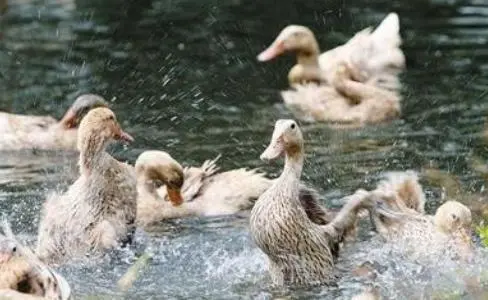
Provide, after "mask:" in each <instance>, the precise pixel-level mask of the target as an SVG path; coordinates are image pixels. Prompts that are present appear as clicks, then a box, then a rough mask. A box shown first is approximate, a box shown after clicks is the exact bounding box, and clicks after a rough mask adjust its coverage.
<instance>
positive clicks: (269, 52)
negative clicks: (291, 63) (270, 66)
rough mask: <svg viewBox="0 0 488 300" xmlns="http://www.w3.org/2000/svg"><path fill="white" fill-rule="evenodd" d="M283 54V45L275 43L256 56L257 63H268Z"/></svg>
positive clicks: (278, 42)
mask: <svg viewBox="0 0 488 300" xmlns="http://www.w3.org/2000/svg"><path fill="white" fill-rule="evenodd" d="M283 52H285V45H284V44H283V42H281V41H276V42H274V43H273V44H271V46H269V47H268V49H266V50H264V51H263V52H261V53H260V54H259V55H258V60H259V61H268V60H271V59H273V58H275V57H277V56H278V55H280V54H282V53H283Z"/></svg>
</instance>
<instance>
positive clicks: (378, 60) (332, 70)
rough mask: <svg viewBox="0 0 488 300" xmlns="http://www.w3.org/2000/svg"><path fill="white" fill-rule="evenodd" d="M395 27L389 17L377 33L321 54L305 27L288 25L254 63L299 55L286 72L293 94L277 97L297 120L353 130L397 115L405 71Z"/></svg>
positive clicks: (368, 32)
mask: <svg viewBox="0 0 488 300" xmlns="http://www.w3.org/2000/svg"><path fill="white" fill-rule="evenodd" d="M399 28H400V25H399V19H398V15H397V14H396V13H390V14H389V15H388V16H387V17H386V18H385V19H384V20H383V21H382V22H381V24H380V25H379V26H378V28H377V29H376V30H375V31H372V29H371V28H366V29H364V30H362V31H360V32H358V33H357V34H356V35H355V36H354V37H353V38H352V39H351V40H349V41H348V42H347V43H346V44H344V45H341V46H338V47H336V48H334V49H332V50H329V51H327V52H325V53H323V54H320V50H319V46H318V43H317V41H316V39H315V36H314V34H313V32H312V31H311V30H310V29H309V28H307V27H305V26H299V25H289V26H287V27H285V28H284V29H283V30H282V31H281V33H280V34H279V35H278V37H277V38H276V39H275V41H274V42H273V43H272V44H271V46H269V47H268V48H267V49H266V50H264V51H263V52H261V53H260V54H259V55H258V60H259V61H261V62H264V61H269V60H271V59H273V58H275V57H277V56H279V55H281V54H283V53H285V52H296V53H297V64H296V65H295V66H294V67H293V68H292V69H291V70H290V72H289V73H288V81H289V84H290V87H291V88H292V89H291V90H288V91H282V92H281V96H282V98H283V100H284V102H285V105H286V106H287V107H288V108H290V110H291V111H292V112H293V113H294V115H295V116H296V117H297V118H299V119H302V120H304V121H308V122H338V123H355V124H352V125H350V126H354V127H359V126H364V125H365V124H370V123H373V124H374V123H379V122H384V121H388V120H390V119H392V118H395V117H397V116H398V115H399V114H400V104H399V102H400V98H401V97H400V94H399V89H400V88H401V84H400V81H399V79H398V75H399V74H400V73H401V71H402V70H403V69H404V68H405V56H404V54H403V52H402V50H401V49H400V48H399V47H400V45H401V37H400V35H399ZM363 102H365V104H364V107H363V106H362V104H363ZM358 118H359V120H360V121H361V120H362V122H359V121H358V120H357V119H358Z"/></svg>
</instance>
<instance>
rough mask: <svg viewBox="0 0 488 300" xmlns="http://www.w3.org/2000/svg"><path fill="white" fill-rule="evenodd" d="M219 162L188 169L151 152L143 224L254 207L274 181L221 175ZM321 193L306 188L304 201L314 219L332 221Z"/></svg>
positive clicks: (141, 191)
mask: <svg viewBox="0 0 488 300" xmlns="http://www.w3.org/2000/svg"><path fill="white" fill-rule="evenodd" d="M218 158H219V157H217V158H216V159H214V160H207V161H205V162H204V163H203V165H202V166H201V167H186V168H183V167H182V166H181V165H180V164H179V163H178V162H177V161H176V160H175V159H173V158H172V157H171V155H169V154H168V153H166V152H164V151H156V150H151V151H145V152H143V153H142V154H141V155H139V157H138V159H137V160H136V163H135V170H136V174H137V189H138V201H137V204H138V207H137V220H138V223H139V224H142V225H150V224H154V223H157V222H160V221H163V220H165V219H172V218H182V217H189V216H206V217H208V216H219V215H220V216H221V215H230V214H235V213H238V212H240V211H243V210H248V209H250V208H251V207H252V206H253V205H254V202H255V201H256V199H257V198H258V197H259V196H260V195H261V194H262V193H263V192H264V191H265V190H267V189H268V188H269V187H270V186H271V184H272V183H273V180H272V179H269V178H266V177H265V175H264V174H263V173H260V172H258V171H257V170H246V169H244V168H241V169H235V170H230V171H225V172H219V168H218V167H217V165H216V162H217V159H218ZM316 198H317V196H316V192H315V191H314V190H313V189H311V188H308V187H305V186H304V185H301V186H300V201H301V203H302V205H303V207H304V209H305V210H306V212H307V214H308V215H309V216H310V218H312V219H314V220H316V221H317V222H320V220H322V221H323V222H327V220H328V218H329V215H328V214H327V213H325V212H324V211H323V210H322V209H321V208H320V205H319V204H318V202H317V199H316Z"/></svg>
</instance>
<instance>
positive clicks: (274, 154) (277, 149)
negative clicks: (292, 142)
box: [259, 136, 285, 161]
mask: <svg viewBox="0 0 488 300" xmlns="http://www.w3.org/2000/svg"><path fill="white" fill-rule="evenodd" d="M284 152H285V143H284V141H283V138H282V137H281V136H280V137H278V138H274V137H273V138H272V139H271V143H270V144H269V146H268V148H266V149H265V150H264V151H263V153H262V154H261V156H260V157H259V158H260V159H261V160H263V161H269V160H273V159H277V158H278V157H280V156H281V155H282V154H283V153H284Z"/></svg>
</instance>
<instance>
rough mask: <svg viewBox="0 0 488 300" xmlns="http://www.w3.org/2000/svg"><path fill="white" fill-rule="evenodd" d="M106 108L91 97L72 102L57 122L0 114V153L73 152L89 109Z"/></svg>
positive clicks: (99, 101)
mask: <svg viewBox="0 0 488 300" xmlns="http://www.w3.org/2000/svg"><path fill="white" fill-rule="evenodd" d="M97 107H108V103H107V102H106V101H105V100H104V99H103V98H102V97H101V96H98V95H95V94H84V95H81V96H79V97H78V98H76V100H75V102H74V103H73V105H71V107H70V108H69V109H68V110H67V111H66V113H65V114H64V116H63V117H62V118H61V120H59V121H58V120H56V119H54V118H53V117H51V116H31V115H19V114H11V113H6V112H0V124H1V126H0V134H2V140H1V141H0V150H21V149H42V150H76V141H77V135H78V126H79V125H80V122H81V120H82V118H83V117H84V116H85V115H86V114H87V113H88V112H89V111H90V110H92V109H94V108H97Z"/></svg>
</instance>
